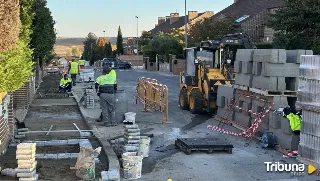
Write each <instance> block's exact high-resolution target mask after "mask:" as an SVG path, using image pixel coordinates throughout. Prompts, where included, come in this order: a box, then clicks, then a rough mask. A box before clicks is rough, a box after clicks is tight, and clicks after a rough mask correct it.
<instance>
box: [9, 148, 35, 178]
mask: <svg viewBox="0 0 320 181" xmlns="http://www.w3.org/2000/svg"><path fill="white" fill-rule="evenodd" d="M35 155H36V144H35V143H20V144H18V145H17V152H16V158H17V160H18V168H16V169H15V171H16V172H17V177H18V178H19V181H27V180H28V181H29V180H30V181H33V180H38V174H37V173H36V166H37V162H36V159H35V158H36V157H35Z"/></svg>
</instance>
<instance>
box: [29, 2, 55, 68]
mask: <svg viewBox="0 0 320 181" xmlns="http://www.w3.org/2000/svg"><path fill="white" fill-rule="evenodd" d="M32 10H33V12H35V17H34V19H33V23H32V30H33V32H32V34H31V42H30V45H31V48H33V49H34V52H33V56H34V57H35V58H39V60H40V66H42V65H43V63H44V61H45V59H46V58H47V57H49V56H51V55H52V50H53V47H54V44H55V41H56V32H55V29H54V25H55V21H54V20H53V18H52V15H51V11H50V9H49V8H48V7H47V1H46V0H34V2H33V4H32Z"/></svg>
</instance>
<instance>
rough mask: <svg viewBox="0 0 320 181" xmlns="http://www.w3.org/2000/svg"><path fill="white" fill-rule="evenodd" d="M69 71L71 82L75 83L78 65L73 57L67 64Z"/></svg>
mask: <svg viewBox="0 0 320 181" xmlns="http://www.w3.org/2000/svg"><path fill="white" fill-rule="evenodd" d="M69 73H70V74H71V79H72V84H73V86H75V85H76V81H77V75H78V74H79V65H78V63H77V62H76V60H75V59H73V60H72V62H71V64H70V66H69Z"/></svg>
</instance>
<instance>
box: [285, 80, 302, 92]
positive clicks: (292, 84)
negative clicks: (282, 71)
mask: <svg viewBox="0 0 320 181" xmlns="http://www.w3.org/2000/svg"><path fill="white" fill-rule="evenodd" d="M285 82H286V90H290V91H298V88H299V78H297V77H286V78H285Z"/></svg>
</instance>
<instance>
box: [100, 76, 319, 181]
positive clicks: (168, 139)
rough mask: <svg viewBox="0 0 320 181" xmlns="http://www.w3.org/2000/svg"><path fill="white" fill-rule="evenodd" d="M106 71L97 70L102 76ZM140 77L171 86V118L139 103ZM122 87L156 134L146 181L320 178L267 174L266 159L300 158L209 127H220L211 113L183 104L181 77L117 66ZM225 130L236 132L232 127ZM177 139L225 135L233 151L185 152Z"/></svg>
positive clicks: (145, 129)
mask: <svg viewBox="0 0 320 181" xmlns="http://www.w3.org/2000/svg"><path fill="white" fill-rule="evenodd" d="M100 73H101V72H97V73H96V76H98V75H99V74H100ZM138 77H148V78H153V79H157V80H158V82H159V83H161V84H165V85H167V86H168V88H169V122H172V123H171V124H156V123H158V122H160V121H161V114H160V113H157V112H141V110H142V106H141V105H136V104H135V103H131V102H134V100H135V99H134V95H135V88H136V84H137V79H138ZM117 82H118V87H119V89H124V90H125V91H126V93H127V96H128V99H129V111H133V112H136V113H137V116H136V122H137V124H138V125H139V127H140V129H141V130H142V132H144V133H152V134H154V135H155V136H154V138H153V139H152V143H151V146H150V156H149V157H148V158H145V159H144V160H143V171H142V178H141V179H139V180H143V181H165V180H167V179H168V178H171V179H172V180H173V181H186V180H195V181H209V180H213V181H215V180H216V181H242V180H243V181H257V180H261V181H263V180H283V179H292V180H301V181H302V180H303V181H304V180H317V178H318V177H316V176H309V175H307V173H305V174H306V176H298V177H294V176H292V174H291V173H288V172H282V173H280V172H267V171H266V168H267V167H266V165H265V164H264V162H280V163H297V162H296V161H295V159H287V158H283V157H282V154H281V153H279V152H277V151H275V150H263V149H262V148H261V145H260V144H259V143H258V142H256V141H253V142H252V143H251V144H250V146H249V147H245V146H244V145H245V139H244V138H241V137H232V136H229V135H225V134H220V133H217V132H213V131H210V130H208V129H207V128H206V127H207V125H208V124H210V125H217V124H218V123H217V121H216V120H214V119H213V118H212V116H210V115H192V114H191V113H189V112H188V111H182V110H180V108H179V107H178V99H179V77H178V76H174V75H171V74H170V73H161V72H146V71H144V70H117ZM224 128H225V129H229V130H231V131H236V132H239V131H237V130H236V129H234V128H232V127H228V126H225V127H224ZM177 137H183V138H220V139H222V140H225V141H227V142H229V143H231V144H233V146H234V149H233V153H232V154H227V153H214V154H207V153H193V154H191V155H186V154H184V153H183V152H181V151H180V150H179V149H176V148H175V146H174V140H175V139H176V138H177Z"/></svg>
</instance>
